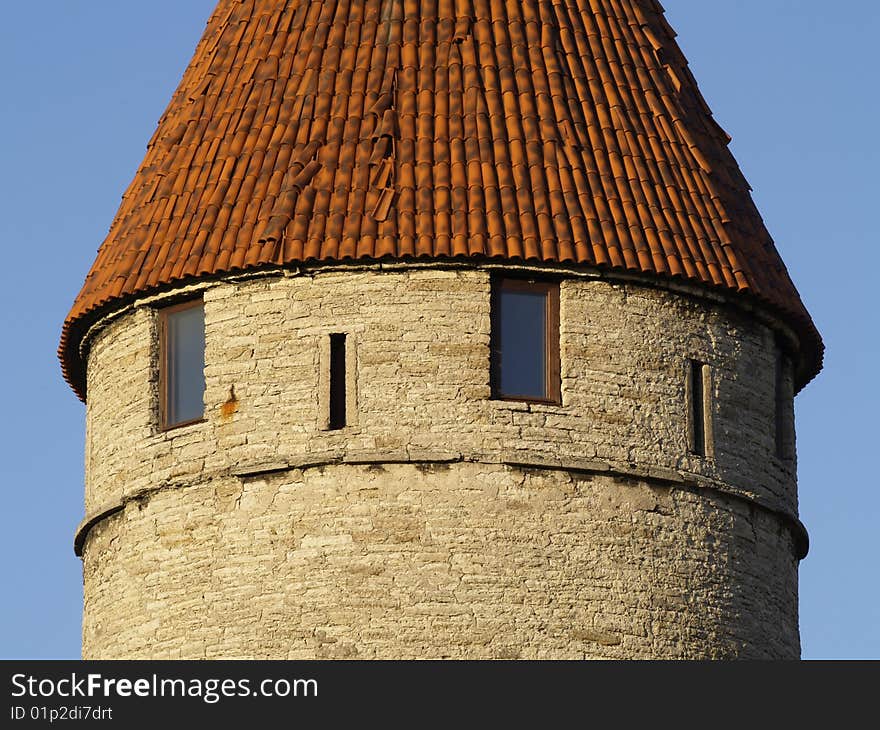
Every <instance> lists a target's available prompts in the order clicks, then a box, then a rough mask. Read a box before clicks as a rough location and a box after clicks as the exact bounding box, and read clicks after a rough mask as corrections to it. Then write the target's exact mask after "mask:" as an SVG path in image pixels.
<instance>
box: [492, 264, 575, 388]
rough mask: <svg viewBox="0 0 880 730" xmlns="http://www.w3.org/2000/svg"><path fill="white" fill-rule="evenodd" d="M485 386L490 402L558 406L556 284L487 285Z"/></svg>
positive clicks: (501, 282) (507, 281) (506, 280)
mask: <svg viewBox="0 0 880 730" xmlns="http://www.w3.org/2000/svg"><path fill="white" fill-rule="evenodd" d="M491 384H492V397H493V398H500V399H506V400H524V401H535V402H543V403H559V402H561V394H560V380H559V284H557V283H555V282H546V281H528V280H525V279H513V278H500V279H497V280H495V281H494V282H493V287H492V343H491Z"/></svg>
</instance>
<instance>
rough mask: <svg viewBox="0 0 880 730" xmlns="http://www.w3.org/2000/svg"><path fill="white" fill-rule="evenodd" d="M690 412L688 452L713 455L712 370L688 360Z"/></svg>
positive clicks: (686, 389)
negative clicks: (711, 416) (711, 414)
mask: <svg viewBox="0 0 880 730" xmlns="http://www.w3.org/2000/svg"><path fill="white" fill-rule="evenodd" d="M685 394H686V398H687V412H688V450H689V451H690V452H691V453H692V454H696V455H697V456H711V455H712V448H713V446H712V421H711V419H710V416H709V414H710V413H711V406H712V400H711V398H712V386H711V370H710V368H709V366H708V365H706V364H705V363H702V362H700V361H699V360H688V368H687V381H686V384H685Z"/></svg>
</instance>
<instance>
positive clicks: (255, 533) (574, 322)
mask: <svg viewBox="0 0 880 730" xmlns="http://www.w3.org/2000/svg"><path fill="white" fill-rule="evenodd" d="M489 281H490V278H489V272H488V271H487V270H481V269H472V268H471V269H468V268H462V269H444V268H438V267H426V268H423V269H419V268H405V267H389V268H385V269H380V268H372V269H355V270H334V269H323V270H319V271H314V272H310V273H306V274H302V275H298V276H277V277H262V278H257V279H251V280H243V281H227V282H219V283H215V284H212V285H210V286H208V287H207V288H205V289H204V300H205V312H206V369H205V375H206V394H205V402H206V420H205V422H203V423H199V424H194V425H191V426H185V427H182V428H178V429H173V430H171V431H165V432H163V431H161V430H160V429H159V427H158V386H157V347H156V344H155V343H156V337H155V334H156V332H155V330H156V324H155V322H156V314H155V310H154V309H153V306H154V305H153V304H143V305H142V306H139V307H135V308H133V309H132V310H130V311H128V312H127V313H125V314H123V315H122V316H120V317H119V318H117V319H115V320H113V321H111V322H109V323H108V324H107V325H106V326H105V327H103V328H102V329H101V330H100V331H99V332H98V333H97V334H96V336H95V337H94V339H93V341H92V344H91V350H90V354H89V360H88V362H89V367H88V410H87V413H88V416H87V419H88V424H87V434H88V438H87V470H86V471H87V479H86V512H87V515H100V514H102V513H104V512H106V513H107V514H108V515H110V513H114V512H115V513H114V514H112V516H108V517H106V518H105V519H102V520H99V521H97V522H96V524H95V525H94V526H92V527H91V529H90V530H89V531H88V533H87V534H84V538H85V548H84V570H85V593H86V609H85V620H84V653H85V655H86V656H94V657H99V656H100V657H110V656H120V657H121V656H149V655H156V656H181V657H191V656H192V657H202V656H219V655H224V656H229V655H234V656H245V655H248V656H250V655H253V656H280V657H285V656H291V657H293V656H296V657H300V656H307V655H321V656H324V655H326V656H359V657H371V656H385V657H389V656H423V655H424V656H427V655H430V656H523V657H526V656H529V657H537V656H586V655H589V656H621V657H622V656H717V655H725V656H729V655H741V656H797V653H798V639H797V636H798V634H797V608H796V580H797V563H796V560H795V558H794V554H795V551H794V548H793V546H792V532H791V530H790V525H789V523H788V522H787V521H786V519H784V518H782V517H780V514H779V513H788V514H790V515H793V514H795V513H796V509H797V501H796V486H795V480H794V468H795V465H794V460H793V459H780V458H778V457H777V456H776V448H775V422H776V421H775V417H774V404H775V387H776V386H775V363H776V349H775V348H776V345H775V339H774V335H773V333H772V331H771V330H770V329H769V328H768V327H766V326H765V325H763V324H759V323H757V322H756V321H755V320H754V319H752V318H749V317H747V316H746V315H745V314H743V313H739V312H737V311H736V310H734V309H732V308H731V307H726V306H722V305H715V304H708V303H706V302H705V301H701V300H698V299H694V298H690V297H686V296H681V295H678V294H673V293H670V292H668V291H663V290H659V289H652V288H647V287H643V286H639V285H637V284H623V283H611V282H608V281H604V280H600V279H591V278H565V279H563V280H562V282H561V286H560V349H561V360H562V362H561V372H562V404H561V405H535V404H531V405H529V404H525V403H513V402H502V401H494V400H491V399H490V398H489V395H490V391H489V334H490V332H489V326H490V324H489V323H490V318H489ZM333 332H344V333H346V334H347V335H348V337H347V355H348V361H349V366H350V368H351V374H350V378H349V384H348V400H349V404H350V405H349V408H348V411H349V422H350V423H351V424H352V425H349V426H348V427H346V428H344V429H341V430H338V431H330V430H326V428H325V427H326V407H327V406H326V400H327V398H326V388H327V382H326V381H327V378H326V367H327V363H326V360H327V358H326V352H327V347H326V342H327V340H328V338H329V334H330V333H333ZM689 358H694V359H697V360H700V361H703V362H706V363H709V364H710V365H711V368H712V378H711V382H712V390H713V399H712V408H711V414H710V415H711V419H712V430H713V433H714V455H713V456H712V457H698V456H694V455H690V454H688V449H687V413H686V408H685V397H684V393H685V381H686V377H685V376H686V371H687V362H688V359H689ZM786 377H787V378H789V379H790V374H787V376H786ZM789 405H790V404H789ZM408 461H413V462H418V463H415V464H407V463H406V462H408ZM634 495H636V496H634ZM645 495H653V496H649V497H646V496H645ZM655 498H656V501H657V506H648V507H645V504H649V503H651V502H652V500H654V499H655ZM633 500H635V503H633ZM645 500H647V501H645ZM639 505H641V506H639ZM120 509H121V510H122V511H116V510H120ZM774 510H776V512H774ZM377 571H378V572H377ZM242 599H244V600H242ZM395 627H396V628H395ZM443 627H446V628H445V629H444V628H443ZM578 632H580V633H578ZM597 637H598V638H597ZM249 647H250V648H249Z"/></svg>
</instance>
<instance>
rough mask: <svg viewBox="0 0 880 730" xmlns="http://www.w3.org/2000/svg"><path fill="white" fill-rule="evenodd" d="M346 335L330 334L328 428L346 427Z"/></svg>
mask: <svg viewBox="0 0 880 730" xmlns="http://www.w3.org/2000/svg"><path fill="white" fill-rule="evenodd" d="M345 376H346V370H345V335H344V334H332V335H330V420H329V422H328V428H329V429H331V430H333V429H339V428H344V427H345Z"/></svg>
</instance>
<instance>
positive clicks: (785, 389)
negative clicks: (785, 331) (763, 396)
mask: <svg viewBox="0 0 880 730" xmlns="http://www.w3.org/2000/svg"><path fill="white" fill-rule="evenodd" d="M786 365H787V361H786V357H785V353H784V352H783V351H782V349H781V348H777V350H776V397H775V401H776V402H775V416H776V423H775V432H776V433H775V436H776V456H777V457H778V458H780V459H790V458H791V451H792V449H791V446H790V444H791V441H792V438H791V433H792V431H793V430H794V429H793V428H792V425H791V422H792V417H791V400H792V398H793V396H792V395H791V392H790V391H789V385H788V379H787V378H786V376H785V372H786Z"/></svg>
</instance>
